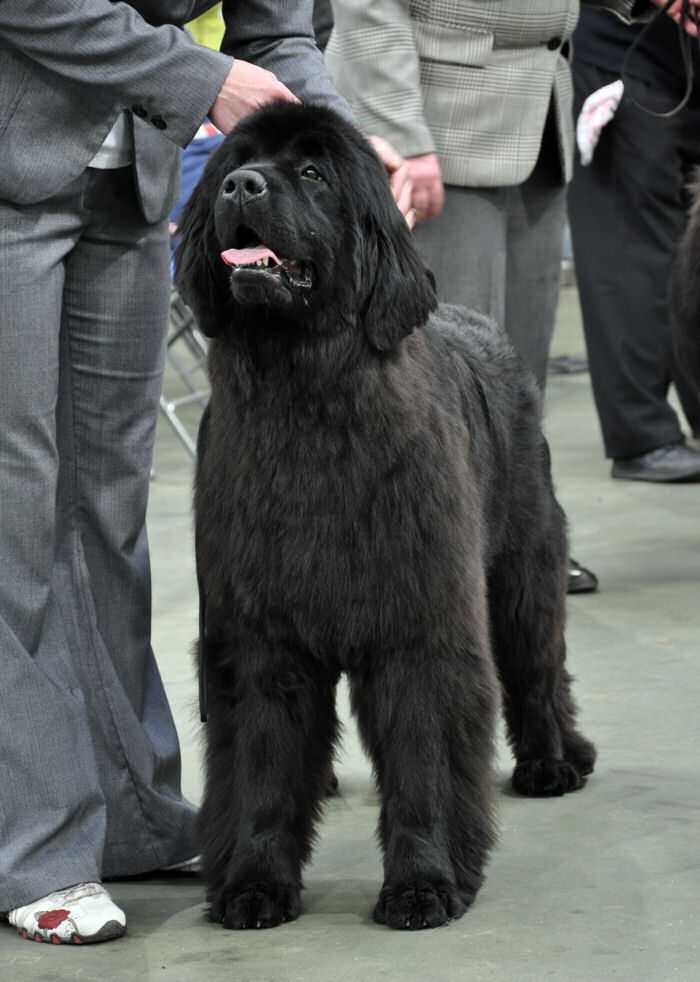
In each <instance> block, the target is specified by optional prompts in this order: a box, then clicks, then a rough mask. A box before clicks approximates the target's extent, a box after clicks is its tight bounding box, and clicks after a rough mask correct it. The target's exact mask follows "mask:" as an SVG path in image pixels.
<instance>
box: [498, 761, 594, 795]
mask: <svg viewBox="0 0 700 982" xmlns="http://www.w3.org/2000/svg"><path fill="white" fill-rule="evenodd" d="M591 766H592V765H591ZM585 783H586V779H585V777H584V776H583V774H581V772H580V771H579V770H578V768H577V767H575V766H574V765H573V764H571V763H570V762H569V761H568V760H556V759H554V758H538V759H535V760H521V761H520V763H519V764H518V765H517V767H516V768H515V770H514V771H513V790H514V791H517V792H518V794H522V795H527V796H528V797H530V798H556V797H559V796H560V795H563V794H567V793H568V792H569V791H578V790H579V788H582V787H583V786H584V784H585Z"/></svg>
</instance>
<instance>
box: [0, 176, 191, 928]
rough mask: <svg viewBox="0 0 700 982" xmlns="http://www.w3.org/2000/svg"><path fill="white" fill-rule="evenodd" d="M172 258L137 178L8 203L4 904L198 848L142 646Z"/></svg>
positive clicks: (0, 485) (2, 452)
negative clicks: (147, 214)
mask: <svg viewBox="0 0 700 982" xmlns="http://www.w3.org/2000/svg"><path fill="white" fill-rule="evenodd" d="M168 264H169V254H168V241H167V223H161V224H158V225H151V226H148V225H145V224H144V222H143V219H142V218H141V217H140V212H139V210H138V207H137V202H136V195H135V191H134V188H133V182H132V174H131V169H130V168H124V169H121V170H119V171H91V170H88V171H86V172H85V174H84V175H82V176H81V178H79V179H78V180H77V181H76V182H74V183H73V184H72V185H70V186H69V187H68V188H66V189H65V190H64V191H63V192H62V193H60V194H59V195H57V196H56V197H55V198H52V199H50V200H48V201H45V202H42V203H41V204H40V205H32V206H16V205H11V204H9V203H7V202H0V299H1V303H2V306H1V308H0V373H1V378H2V382H1V384H0V910H7V909H8V908H11V907H14V906H17V905H19V904H22V903H26V902H29V901H31V900H34V899H36V898H38V897H41V896H43V895H44V894H46V893H48V892H50V891H51V890H55V889H58V888H61V887H65V886H70V885H72V884H74V883H77V882H81V881H85V880H99V879H101V878H102V877H103V876H115V875H125V874H132V873H137V872H143V871H147V870H149V869H154V868H157V867H158V866H161V865H164V864H169V863H174V862H177V861H179V860H181V859H183V858H185V857H186V856H189V855H191V854H192V842H191V825H192V818H193V811H194V810H193V808H192V806H191V805H189V803H187V802H185V801H183V799H182V797H181V795H180V790H179V781H180V758H179V747H178V741H177V735H176V733H175V728H174V725H173V721H172V717H171V715H170V710H169V707H168V704H167V700H166V698H165V693H164V691H163V687H162V683H161V680H160V676H159V674H158V669H157V667H156V664H155V661H154V658H153V653H152V651H151V647H150V640H149V635H150V572H149V558H148V547H147V542H146V531H145V515H146V501H147V494H148V479H149V472H150V463H151V455H152V449H153V440H154V433H155V423H156V418H157V406H158V396H159V393H160V386H161V376H162V368H163V357H164V341H165V333H166V321H167V311H168V298H169V265H168Z"/></svg>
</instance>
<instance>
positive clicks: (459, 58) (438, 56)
mask: <svg viewBox="0 0 700 982" xmlns="http://www.w3.org/2000/svg"><path fill="white" fill-rule="evenodd" d="M412 23H413V36H414V39H415V42H416V50H417V52H418V55H419V57H420V58H421V59H422V60H425V61H438V62H443V63H445V64H450V65H461V66H463V67H469V68H484V67H485V66H486V63H487V62H488V59H489V56H490V54H491V52H492V50H493V34H492V33H491V32H490V31H485V30H479V29H475V28H462V27H457V26H455V25H454V24H450V25H449V27H448V26H447V25H444V24H437V23H435V22H434V21H424V20H414V21H413V22H412Z"/></svg>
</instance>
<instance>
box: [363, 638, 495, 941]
mask: <svg viewBox="0 0 700 982" xmlns="http://www.w3.org/2000/svg"><path fill="white" fill-rule="evenodd" d="M483 648H484V649H486V656H484V657H479V656H474V657H472V658H469V656H467V655H465V653H464V652H457V651H453V652H451V653H445V652H439V653H436V655H435V656H434V657H433V656H432V653H431V652H428V651H422V652H420V653H416V652H410V653H409V652H406V651H401V652H392V653H391V654H390V655H387V657H385V654H386V653H383V652H381V653H377V658H374V659H373V661H372V664H371V665H369V666H368V667H367V668H365V669H364V670H363V671H361V672H356V673H353V674H352V675H351V684H352V693H353V706H354V709H355V713H356V715H357V719H358V724H359V727H360V732H361V734H362V736H363V740H364V742H365V745H366V747H367V750H368V752H369V754H370V756H371V758H372V760H373V763H374V767H375V773H376V777H377V781H378V784H379V788H380V793H381V799H382V807H381V816H380V825H379V834H380V840H381V844H382V847H383V851H384V884H383V886H382V889H381V892H380V894H379V899H378V902H377V905H376V907H375V910H374V919H375V920H376V921H377V922H378V923H381V924H387V925H388V926H389V927H392V928H399V929H409V930H415V929H419V928H428V927H438V926H440V925H442V924H446V923H448V922H449V921H452V920H455V919H456V918H458V917H460V916H461V915H462V914H463V913H464V911H465V910H466V908H467V907H468V906H469V904H470V903H471V902H472V901H473V900H474V897H475V895H476V893H477V890H478V889H479V887H480V886H481V883H482V881H483V867H484V865H485V862H486V857H487V854H488V850H489V849H490V847H491V845H492V844H493V841H494V830H493V824H492V776H493V773H492V750H493V728H494V716H495V706H496V698H495V691H496V682H495V678H494V677H493V674H492V671H491V666H490V662H489V659H488V654H487V643H486V642H484V645H483Z"/></svg>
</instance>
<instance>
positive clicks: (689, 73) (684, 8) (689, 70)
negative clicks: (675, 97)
mask: <svg viewBox="0 0 700 982" xmlns="http://www.w3.org/2000/svg"><path fill="white" fill-rule="evenodd" d="M674 2H675V0H667V2H666V3H665V4H664V6H663V7H657V8H656V11H655V12H654V14H653V15H652V16H651V17H650V18H649V20H648V21H647V22H646V23H645V24H644V27H643V28H642V30H641V31H640V32H639V34H638V35H637V36H636V38H635V39H634V41H633V42H632V44H631V45H630V46H629V48H628V49H627V51H626V52H625V57H624V58H623V59H622V65H621V66H620V78H621V79H622V81H623V82H625V73H626V71H627V65H628V63H629V60H630V56H631V55H632V54H633V52H634V50H635V48H637V47H638V45H639V43H640V42H641V40H642V38H644V37H646V35H647V33H648V32H649V30H650V29H651V26H652V24H653V23H654V22H655V21H656V19H657V18H658V17H661V16H664V15H665V14H666V13H667V11H668V10H669V9H670V7H671V5H672V4H673V3H674ZM686 19H688V20H690V21H691V22H692V23H693V24H695V26H696V27H698V28H700V18H699V16H698V8H697V7H695V6H694V5H693V4H691V3H690V2H689V0H683V2H682V5H681V15H680V18H679V20H678V24H677V27H678V42H679V44H680V48H681V58H682V59H683V70H684V72H685V77H686V86H685V95H684V96H683V98H682V99H681V101H680V102H679V103H678V105H677V106H674V108H673V109H669V110H667V111H666V112H663V113H660V112H656V111H655V110H653V109H649V107H648V106H643V105H642V104H641V103H639V102H637V100H636V99H635V98H634V96H631V95H630V94H629V91H628V88H627V84H626V83H625V97H626V98H627V99H629V100H630V102H632V103H634V105H635V106H636V107H637V109H641V110H642V112H645V113H648V114H649V115H650V116H657V117H658V118H659V119H670V117H671V116H676V115H677V114H678V113H679V112H680V111H681V110H682V109H684V108H685V107H686V106H687V104H688V100H689V99H690V96H691V95H692V92H693V81H694V75H695V71H694V69H693V43H696V44H697V43H699V42H700V33H699V34H698V37H697V38H696V39H695V41H694V40H693V38H692V37H691V36H690V34H688V33H687V31H686V30H685V29H684V27H683V25H684V23H685V21H686Z"/></svg>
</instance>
